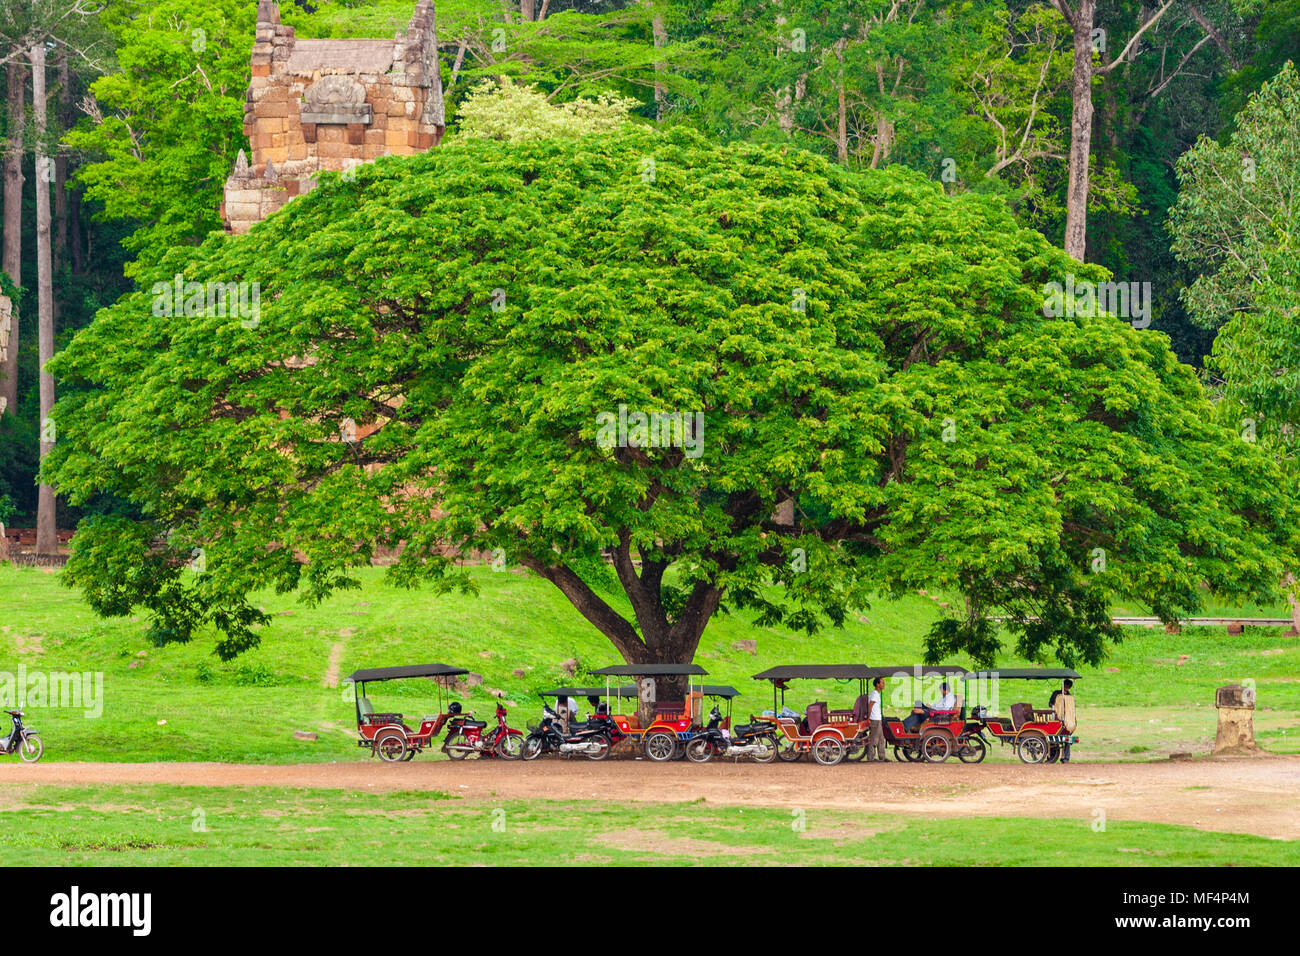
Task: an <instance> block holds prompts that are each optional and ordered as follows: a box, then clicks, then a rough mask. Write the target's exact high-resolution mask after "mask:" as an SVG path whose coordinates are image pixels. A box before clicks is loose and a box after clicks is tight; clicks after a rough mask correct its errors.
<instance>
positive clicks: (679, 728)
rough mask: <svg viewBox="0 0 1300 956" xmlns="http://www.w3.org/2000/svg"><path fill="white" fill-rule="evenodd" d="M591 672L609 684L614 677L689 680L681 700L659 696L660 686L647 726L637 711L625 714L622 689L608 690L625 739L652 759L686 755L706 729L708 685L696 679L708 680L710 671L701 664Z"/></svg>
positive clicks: (613, 716)
mask: <svg viewBox="0 0 1300 956" xmlns="http://www.w3.org/2000/svg"><path fill="white" fill-rule="evenodd" d="M591 673H592V674H594V675H596V676H598V677H604V678H605V679H606V680H607V681H608V680H609V678H611V677H634V678H656V677H685V678H686V694H685V697H684V698H682V699H680V700H678V699H675V698H669V699H663V698H660V697H658V694H657V691H658V688H657V687H656V697H655V702H654V717H653V718H652V719H651V721H650V723H648V724H647V725H646V726H645V727H642V726H641V718H640V716H639V715H638V714H637V713H636V712H635V711H634V712H633V713H630V714H624V713H622V707H621V704H622V701H623V698H624V694H623V692H622V690H621V689H620V688H615V687H613V686H612V685H607V686H606V688H605V696H606V698H610V697H612V698H614V699H615V700H616V701H617V702H618V703H617V704H616V707H617V709H618V712H617V713H614V714H610V715H609V716H610V718H611V719H612V720H613V721H614V723H615V724H617V725H618V729H619V731H620V732H621V733H622V734H623V736H624V738H626V739H627V740H630V741H631V742H632V743H633V744H634V745H636V744H639V745H640V746H641V748H642V750H643V751H644V752H645V755H646V756H647V757H649V758H650V759H651V760H655V761H664V760H673V759H676V758H678V757H681V756H683V755H684V754H685V752H686V751H685V747H686V743H687V741H689V740H690V739H691V737H693V736H694V735H695V731H697V730H700V729H701V728H702V727H703V717H704V697H705V694H704V686H703V685H700V684H695V683H694V681H693V680H692V678H695V677H704V676H706V675H707V674H708V671H706V670H705V669H704V668H703V667H700V666H699V665H698V664H616V665H614V666H612V667H602V668H601V669H600V670H595V671H592V672H591Z"/></svg>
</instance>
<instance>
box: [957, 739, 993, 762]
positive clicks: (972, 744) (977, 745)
mask: <svg viewBox="0 0 1300 956" xmlns="http://www.w3.org/2000/svg"><path fill="white" fill-rule="evenodd" d="M988 752H989V750H988V747H986V746H984V741H983V739H982V738H980V737H968V738H967V740H966V742H965V743H964V744H962V745H961V746H960V747H958V748H957V759H958V760H960V761H961V762H962V763H983V762H984V758H985V757H987V756H988Z"/></svg>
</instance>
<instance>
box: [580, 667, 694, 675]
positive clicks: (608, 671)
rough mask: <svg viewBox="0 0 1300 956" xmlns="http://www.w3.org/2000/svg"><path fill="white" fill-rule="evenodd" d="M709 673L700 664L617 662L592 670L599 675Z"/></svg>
mask: <svg viewBox="0 0 1300 956" xmlns="http://www.w3.org/2000/svg"><path fill="white" fill-rule="evenodd" d="M707 673H708V671H706V670H705V669H704V668H703V667H701V666H700V665H699V664H615V665H613V666H612V667H602V668H601V669H600V670H598V671H592V674H595V675H596V676H598V677H684V676H686V675H687V674H690V675H691V676H701V677H702V676H703V675H705V674H707Z"/></svg>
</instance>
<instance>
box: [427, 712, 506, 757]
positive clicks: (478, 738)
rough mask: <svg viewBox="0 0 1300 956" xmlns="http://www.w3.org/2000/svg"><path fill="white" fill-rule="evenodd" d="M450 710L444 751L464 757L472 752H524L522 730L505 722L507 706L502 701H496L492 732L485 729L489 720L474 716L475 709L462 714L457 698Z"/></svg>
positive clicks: (498, 754) (492, 754)
mask: <svg viewBox="0 0 1300 956" xmlns="http://www.w3.org/2000/svg"><path fill="white" fill-rule="evenodd" d="M449 713H450V714H451V717H450V718H449V719H448V721H447V736H446V737H444V738H443V741H442V752H443V753H445V754H446V755H447V756H448V757H450V758H451V759H452V760H464V759H465V758H466V757H468V756H469V755H470V754H478V755H479V756H481V757H504V758H505V759H507V760H518V759H519V757H520V755H522V753H523V750H524V734H523V731H520V730H514V729H512V728H511V727H510V726H509V725H508V724H507V723H506V709H505V707H503V706H502V705H501V704H497V725H496V727H494V728H493V729H492V730H491V732H485V731H486V730H487V721H485V720H474V719H473V717H474V714H473V713H472V712H471V713H468V714H462V713H461V712H460V703H459V702H457V701H452V703H451V709H450V711H449Z"/></svg>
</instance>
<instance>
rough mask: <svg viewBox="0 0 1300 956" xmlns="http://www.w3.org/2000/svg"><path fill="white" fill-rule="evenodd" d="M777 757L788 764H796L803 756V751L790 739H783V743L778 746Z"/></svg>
mask: <svg viewBox="0 0 1300 956" xmlns="http://www.w3.org/2000/svg"><path fill="white" fill-rule="evenodd" d="M776 755H777V756H778V757H780V758H781V759H782V760H784V761H785V762H786V763H794V762H795V761H796V760H798V759H799V758H800V757H802V756H803V751H802V750H800V749H799V745H798V744H797V743H795V742H794V741H793V740H791V739H790V738H789V737H783V738H782V739H781V742H780V743H778V744H777V745H776Z"/></svg>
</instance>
